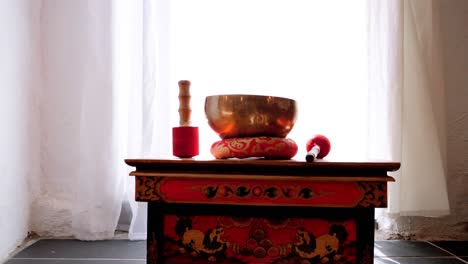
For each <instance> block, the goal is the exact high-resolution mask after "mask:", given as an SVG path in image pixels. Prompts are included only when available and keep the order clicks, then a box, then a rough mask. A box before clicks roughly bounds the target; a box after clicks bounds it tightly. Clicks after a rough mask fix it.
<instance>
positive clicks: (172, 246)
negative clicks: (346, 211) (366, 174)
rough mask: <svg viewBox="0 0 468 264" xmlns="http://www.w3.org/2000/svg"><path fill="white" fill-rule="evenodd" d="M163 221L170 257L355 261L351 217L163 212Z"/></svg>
mask: <svg viewBox="0 0 468 264" xmlns="http://www.w3.org/2000/svg"><path fill="white" fill-rule="evenodd" d="M164 225H165V226H166V229H165V230H164V235H165V241H166V243H165V245H164V248H165V250H164V259H165V261H168V262H171V263H213V262H216V263H276V264H280V263H300V264H307V263H308V264H315V263H317V264H318V263H335V264H349V263H356V262H355V251H356V223H355V221H354V220H352V219H347V220H340V221H329V220H325V219H320V218H286V217H284V218H255V217H231V216H175V215H167V216H165V219H164Z"/></svg>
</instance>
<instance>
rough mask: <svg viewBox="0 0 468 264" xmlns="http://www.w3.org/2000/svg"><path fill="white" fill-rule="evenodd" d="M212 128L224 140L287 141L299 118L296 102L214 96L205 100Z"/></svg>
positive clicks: (234, 95)
mask: <svg viewBox="0 0 468 264" xmlns="http://www.w3.org/2000/svg"><path fill="white" fill-rule="evenodd" d="M205 114H206V118H207V119H208V124H209V125H210V127H211V128H212V129H213V130H214V131H215V132H216V133H217V134H218V135H219V137H221V138H222V139H225V138H238V137H256V136H269V137H281V138H284V137H286V136H287V135H288V133H289V132H290V131H291V129H292V128H293V126H294V122H295V121H296V117H297V104H296V101H295V100H292V99H289V98H283V97H275V96H265V95H245V94H232V95H212V96H207V97H206V99H205Z"/></svg>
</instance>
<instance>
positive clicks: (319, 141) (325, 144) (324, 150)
mask: <svg viewBox="0 0 468 264" xmlns="http://www.w3.org/2000/svg"><path fill="white" fill-rule="evenodd" d="M314 146H318V147H319V148H320V152H319V153H318V155H317V158H318V159H321V158H324V157H325V156H327V155H328V153H329V152H330V148H331V144H330V140H328V138H327V137H326V136H324V135H315V136H314V137H313V138H311V139H309V141H307V144H306V148H307V152H309V151H310V150H311V149H312V148H313V147H314Z"/></svg>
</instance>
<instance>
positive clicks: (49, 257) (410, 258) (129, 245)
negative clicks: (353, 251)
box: [6, 239, 468, 264]
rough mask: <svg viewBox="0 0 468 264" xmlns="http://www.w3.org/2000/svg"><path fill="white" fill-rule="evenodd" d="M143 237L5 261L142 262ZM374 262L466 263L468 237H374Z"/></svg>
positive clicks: (38, 249)
mask: <svg viewBox="0 0 468 264" xmlns="http://www.w3.org/2000/svg"><path fill="white" fill-rule="evenodd" d="M145 247H146V242H145V241H136V242H135V241H128V240H111V241H98V242H82V241H76V240H57V239H51V240H39V241H38V242H36V243H34V244H32V245H31V246H29V247H27V248H25V249H24V250H22V251H20V252H19V253H17V254H16V255H14V256H13V257H12V258H11V259H10V260H8V261H7V262H6V264H52V263H57V264H78V263H83V264H111V263H115V264H143V263H146V261H145V254H146V248H145ZM374 252H375V253H374V254H375V262H374V263H375V264H463V263H468V241H437V242H426V241H396V240H394V241H377V242H376V243H375V250H374Z"/></svg>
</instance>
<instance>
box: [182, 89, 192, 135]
mask: <svg viewBox="0 0 468 264" xmlns="http://www.w3.org/2000/svg"><path fill="white" fill-rule="evenodd" d="M190 98H191V96H190V81H187V80H181V81H179V125H180V126H190V123H191V121H190V115H191V113H192V109H190Z"/></svg>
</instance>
